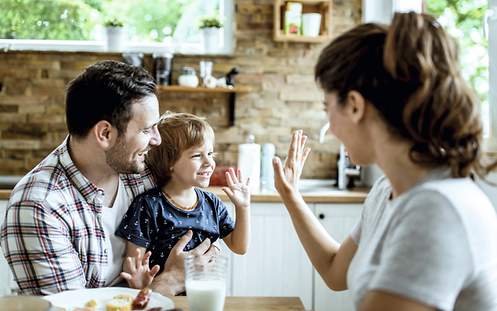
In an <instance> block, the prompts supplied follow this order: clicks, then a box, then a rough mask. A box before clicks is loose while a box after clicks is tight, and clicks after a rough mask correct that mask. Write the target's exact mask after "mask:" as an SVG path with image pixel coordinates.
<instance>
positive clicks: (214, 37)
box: [202, 27, 221, 54]
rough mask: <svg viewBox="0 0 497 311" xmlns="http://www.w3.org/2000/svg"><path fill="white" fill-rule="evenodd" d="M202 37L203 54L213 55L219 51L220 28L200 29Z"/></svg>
mask: <svg viewBox="0 0 497 311" xmlns="http://www.w3.org/2000/svg"><path fill="white" fill-rule="evenodd" d="M202 33H203V37H204V52H205V53H206V54H214V53H216V52H219V50H220V42H221V40H220V39H221V38H220V36H221V28H216V27H209V28H202Z"/></svg>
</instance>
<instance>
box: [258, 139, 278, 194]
mask: <svg viewBox="0 0 497 311" xmlns="http://www.w3.org/2000/svg"><path fill="white" fill-rule="evenodd" d="M275 152H276V150H275V147H274V145H273V144H263V145H262V152H261V155H262V156H261V192H274V191H276V190H275V188H274V170H273V158H274V154H275Z"/></svg>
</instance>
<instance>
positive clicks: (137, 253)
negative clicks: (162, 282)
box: [121, 242, 160, 289]
mask: <svg viewBox="0 0 497 311" xmlns="http://www.w3.org/2000/svg"><path fill="white" fill-rule="evenodd" d="M145 251H146V249H145V248H144V247H140V246H138V245H136V244H133V243H131V242H126V258H125V259H124V262H123V272H121V276H122V277H123V278H124V279H125V280H126V281H127V282H128V285H129V287H131V288H136V289H142V288H145V287H147V286H149V285H150V284H151V283H152V281H153V279H154V277H155V275H156V274H157V272H159V270H160V267H159V265H155V266H153V268H152V269H150V267H149V264H148V260H149V258H150V255H152V253H151V252H146V253H145ZM143 254H144V255H143Z"/></svg>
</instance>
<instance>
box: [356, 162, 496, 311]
mask: <svg viewBox="0 0 497 311" xmlns="http://www.w3.org/2000/svg"><path fill="white" fill-rule="evenodd" d="M448 175H449V174H448V171H447V170H435V171H433V172H432V173H430V174H429V176H428V177H427V178H425V179H424V180H423V181H422V182H420V183H419V184H418V185H416V186H415V187H414V188H412V189H411V190H409V191H408V192H405V193H403V194H402V195H400V196H399V197H397V198H395V199H393V200H390V199H389V198H390V194H391V186H390V183H389V181H388V180H387V179H386V178H384V177H383V178H381V179H380V180H379V181H378V182H377V183H376V184H375V185H374V187H373V188H372V190H371V192H370V194H369V195H368V197H367V199H366V201H365V204H364V209H363V212H362V215H361V219H360V221H359V223H358V224H357V225H356V227H355V228H354V229H353V231H352V233H351V237H352V239H353V240H354V241H355V242H356V244H357V245H358V249H357V251H356V254H355V256H354V258H353V259H352V262H351V264H350V267H349V270H348V274H347V284H348V287H349V289H350V290H351V292H352V294H353V297H354V303H355V305H356V307H358V306H359V305H360V303H361V301H362V299H363V298H364V296H365V295H366V294H367V292H368V291H371V290H380V291H385V292H389V293H393V294H398V295H400V296H403V297H406V298H410V299H413V300H416V301H419V302H421V303H424V304H426V305H430V306H432V307H435V308H436V309H439V310H471V311H491V310H497V216H496V212H495V209H494V207H493V206H492V204H491V203H490V201H489V199H488V198H487V196H486V195H485V194H484V193H483V192H482V191H481V190H480V188H479V187H478V186H477V185H476V184H475V183H474V182H473V181H472V180H471V179H469V178H459V179H455V178H448Z"/></svg>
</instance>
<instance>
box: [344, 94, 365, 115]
mask: <svg viewBox="0 0 497 311" xmlns="http://www.w3.org/2000/svg"><path fill="white" fill-rule="evenodd" d="M346 107H347V115H348V116H349V117H350V119H351V120H352V122H354V123H359V122H360V121H361V120H362V119H363V118H364V115H365V112H366V100H365V99H364V97H363V96H362V95H361V93H359V92H357V91H350V92H349V93H348V94H347V104H346Z"/></svg>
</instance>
